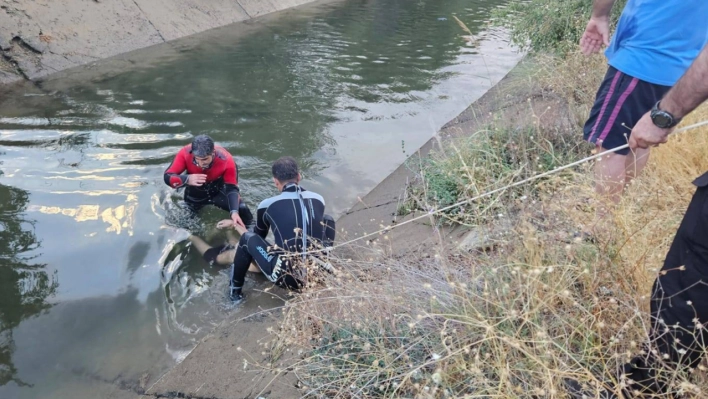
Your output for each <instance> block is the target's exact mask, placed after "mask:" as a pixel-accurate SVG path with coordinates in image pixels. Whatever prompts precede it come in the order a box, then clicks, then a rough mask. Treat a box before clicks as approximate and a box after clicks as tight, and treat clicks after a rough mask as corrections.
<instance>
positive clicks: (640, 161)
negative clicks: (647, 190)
mask: <svg viewBox="0 0 708 399" xmlns="http://www.w3.org/2000/svg"><path fill="white" fill-rule="evenodd" d="M647 162H649V148H637V149H636V150H634V151H632V152H630V153H629V155H627V156H626V161H625V178H624V185H625V187H626V186H628V185H629V183H631V182H632V180H634V179H635V178H636V177H637V176H639V174H640V173H642V170H644V167H645V166H647Z"/></svg>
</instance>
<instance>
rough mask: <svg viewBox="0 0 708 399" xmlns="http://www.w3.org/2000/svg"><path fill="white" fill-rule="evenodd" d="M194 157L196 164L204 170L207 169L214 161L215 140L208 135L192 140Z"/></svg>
mask: <svg viewBox="0 0 708 399" xmlns="http://www.w3.org/2000/svg"><path fill="white" fill-rule="evenodd" d="M192 155H193V156H194V163H196V164H197V166H199V167H200V168H202V169H207V168H209V166H211V163H212V161H214V140H212V139H211V137H209V136H207V135H206V134H201V135H199V136H197V137H195V138H194V140H192Z"/></svg>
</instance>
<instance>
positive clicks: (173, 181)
mask: <svg viewBox="0 0 708 399" xmlns="http://www.w3.org/2000/svg"><path fill="white" fill-rule="evenodd" d="M186 169H187V165H186V164H185V162H184V156H183V154H182V150H180V151H179V152H178V153H177V155H175V159H174V160H173V161H172V163H171V164H170V166H169V167H168V168H167V170H165V175H164V180H165V184H167V185H168V186H170V187H172V188H179V187H182V186H184V185H185V184H187V179H188V175H183V174H182V173H183V172H184V171H185V170H186Z"/></svg>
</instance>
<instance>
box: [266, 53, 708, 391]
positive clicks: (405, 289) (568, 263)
mask: <svg viewBox="0 0 708 399" xmlns="http://www.w3.org/2000/svg"><path fill="white" fill-rule="evenodd" d="M539 65H544V66H543V67H542V68H545V69H544V70H541V68H540V69H539V71H537V74H538V75H536V76H534V77H533V79H530V80H529V81H530V82H533V84H537V85H540V86H542V87H543V88H544V89H545V90H553V91H554V92H555V93H557V94H559V95H561V96H564V97H565V98H567V99H568V101H569V102H570V103H571V104H572V106H573V107H575V108H574V109H582V107H587V106H588V105H587V103H588V101H590V102H591V101H592V98H593V96H594V89H593V86H595V87H596V86H597V83H598V79H600V78H601V77H602V76H601V74H595V75H594V77H588V78H587V80H586V81H583V82H580V83H579V81H578V79H576V80H575V83H578V84H577V85H570V84H567V83H565V82H568V81H571V82H572V80H571V79H570V78H571V77H572V76H576V77H577V74H578V73H579V72H580V70H584V69H586V68H587V67H586V66H584V64H582V63H580V62H579V61H578V60H576V59H574V58H573V57H570V58H569V59H568V61H567V63H566V64H558V63H556V64H553V63H550V62H549V63H547V64H539ZM578 86H579V87H578ZM591 93H592V94H591ZM577 112H578V113H579V114H581V113H582V112H583V111H577ZM705 119H708V107H703V108H701V109H700V110H698V111H696V112H695V113H694V114H693V115H691V116H689V117H688V118H686V121H685V122H684V124H690V123H692V122H695V121H698V120H705ZM533 129H537V131H536V133H534V134H535V135H537V136H538V137H545V136H543V135H545V134H549V133H548V132H543V129H542V127H538V126H536V127H533ZM556 133H557V132H556ZM485 134H486V136H485V137H487V138H489V137H492V138H493V137H498V136H495V134H500V133H499V132H496V133H494V131H493V127H490V128H489V130H488V131H487V133H485ZM504 137H507V138H509V137H511V136H509V135H507V136H504ZM574 138H575V139H577V137H574ZM566 139H570V137H566ZM461 143H462V142H456V143H454V144H455V146H456V149H454V150H452V151H447V153H448V154H452V155H449V156H450V157H457V158H458V160H453V159H448V160H445V159H441V158H439V159H438V161H439V162H443V163H444V162H449V164H446V165H445V166H443V167H442V168H441V169H440V170H443V171H444V170H448V171H450V176H453V175H455V174H457V175H464V176H467V177H466V179H467V180H465V182H464V184H466V185H468V186H470V188H469V189H468V190H462V191H461V192H460V193H459V196H460V197H462V198H464V197H465V196H470V195H472V194H474V193H475V192H477V191H479V190H484V189H487V188H489V187H492V186H493V185H494V184H495V182H494V176H495V174H498V173H502V174H503V173H506V174H504V176H506V177H512V176H519V175H524V174H529V173H534V168H533V165H531V166H529V165H530V164H532V162H525V161H524V162H518V163H516V164H514V165H513V167H511V166H510V167H508V168H507V169H505V171H501V172H500V171H499V170H498V169H491V172H486V171H485V170H486V169H484V167H486V166H489V165H491V164H493V163H495V162H499V159H500V158H501V157H503V156H502V155H501V153H500V152H499V151H501V150H503V149H504V148H507V147H508V145H499V142H494V141H493V140H492V141H489V142H487V144H485V147H483V148H484V149H485V151H488V153H486V155H484V156H482V155H480V154H481V150H480V148H482V147H479V146H477V144H470V143H467V144H466V145H467V147H465V148H467V150H469V151H470V154H472V155H473V156H472V157H471V158H469V157H467V158H466V157H465V156H462V155H460V154H461V151H463V150H461V149H460V147H461V146H462V144H461ZM517 143H519V148H517V149H516V150H515V151H514V153H515V154H526V155H528V154H536V153H543V152H544V151H545V152H548V150H549V147H548V146H547V145H548V142H546V141H543V140H536V141H534V140H525V141H524V140H519V141H517ZM506 144H508V142H506ZM551 144H552V143H551ZM544 145H545V147H544ZM470 148H471V149H470ZM568 148H571V149H572V148H575V147H572V146H570V147H568ZM568 148H563V149H562V150H563V151H564V153H563V154H562V155H563V156H562V157H560V158H562V159H563V160H568V159H572V158H574V157H580V152H578V151H577V150H573V151H574V152H573V151H571V152H568ZM705 148H708V129H706V128H702V129H698V130H694V131H691V132H687V133H685V134H683V135H681V136H677V137H674V138H673V139H672V140H670V142H669V143H668V144H666V145H663V146H661V147H659V148H657V149H655V150H653V152H652V158H651V161H650V166H649V167H648V168H647V170H646V171H645V173H644V174H643V176H641V178H640V179H638V180H637V181H635V183H634V184H632V185H631V187H628V189H627V192H626V194H625V196H624V198H623V200H622V203H621V204H620V205H619V206H618V207H617V208H616V209H615V210H614V212H613V213H612V220H611V221H609V229H608V230H607V233H606V234H605V235H602V236H599V237H597V242H596V243H593V244H591V243H587V242H584V241H581V240H579V239H574V238H573V236H572V233H573V232H574V231H577V230H580V229H581V228H582V227H583V225H585V224H587V223H588V222H589V221H590V220H592V217H593V214H594V208H595V206H596V204H597V199H596V198H595V197H594V194H593V191H592V182H591V176H590V173H589V171H590V165H587V166H586V167H584V168H579V169H577V170H575V171H572V172H570V173H566V174H564V175H561V176H555V177H552V178H549V179H546V180H543V181H541V182H538V183H537V184H534V185H533V186H531V187H528V188H526V190H527V191H526V192H525V193H524V194H526V195H527V196H526V199H523V198H524V197H523V196H519V195H507V196H502V197H497V198H494V199H491V200H490V201H494V202H495V203H494V209H495V212H498V211H499V209H505V210H506V211H507V212H510V214H514V215H515V222H514V226H513V228H511V229H510V230H509V231H508V234H506V235H505V238H504V241H503V243H502V244H501V245H499V246H498V247H496V248H495V249H494V250H493V251H487V252H479V253H460V252H459V251H457V250H456V249H455V248H445V247H438V248H431V249H430V251H428V252H429V253H435V254H436V255H434V256H431V257H427V258H420V257H399V258H394V257H388V258H384V259H380V258H379V260H377V261H370V262H361V261H356V262H355V261H346V260H342V259H340V260H335V261H334V263H335V265H336V266H337V268H338V270H339V274H338V275H337V276H328V277H326V278H325V280H326V281H325V283H326V288H319V289H313V290H310V291H308V292H307V293H305V294H304V295H302V296H300V297H299V298H297V299H295V300H293V301H292V302H291V303H289V304H288V308H287V311H286V312H285V316H284V320H283V323H282V326H283V327H282V328H281V329H280V330H279V331H274V335H273V338H274V339H273V341H272V343H271V345H272V348H273V349H274V353H282V352H283V351H287V350H290V351H293V352H294V351H299V352H300V356H299V358H298V359H297V360H296V361H294V362H293V363H291V364H290V365H289V366H288V367H289V368H288V369H289V370H292V371H293V372H294V373H296V374H297V375H298V377H299V379H300V381H301V382H302V383H303V387H302V389H303V390H302V393H303V395H304V396H309V397H338V398H369V397H406V398H443V397H456V398H459V397H464V398H546V397H548V398H556V397H557V398H561V397H566V393H565V391H564V389H563V386H562V379H563V378H565V377H571V378H575V379H577V380H579V381H581V382H583V383H588V384H590V385H593V386H599V385H602V384H605V385H606V386H608V387H610V386H614V385H615V384H614V383H615V382H616V374H615V371H616V369H617V367H618V366H620V365H621V364H623V363H625V362H626V361H628V360H629V359H630V358H631V357H632V356H634V355H636V354H637V353H638V352H639V351H640V349H641V346H642V344H643V343H644V342H645V340H646V338H647V331H648V326H649V323H650V320H649V315H648V295H649V292H650V288H651V283H652V281H653V279H654V277H655V275H656V273H657V271H658V270H659V268H660V267H661V265H662V263H663V259H664V256H665V255H666V253H667V251H668V247H669V244H670V242H671V240H672V239H673V235H674V233H675V231H676V228H677V227H678V224H679V222H680V220H681V217H682V215H683V212H684V210H685V208H686V205H687V203H688V201H689V200H690V197H691V195H692V193H693V191H694V187H693V186H692V184H691V181H692V179H693V178H695V177H697V176H698V175H700V174H701V173H702V172H704V171H705V170H708V158H706V157H705V151H704V149H705ZM485 156H487V157H488V159H489V165H477V166H475V165H471V164H470V163H469V162H462V161H460V159H467V160H470V159H482V158H484V157H485ZM560 158H559V159H560ZM478 166H479V167H478ZM529 167H530V168H531V169H528V168H529ZM446 168H447V169H446ZM448 177H449V176H448ZM490 201H487V202H483V203H480V204H478V207H477V208H476V210H475V212H477V211H479V210H480V209H490V204H491V202H490ZM463 213H464V212H463ZM470 213H473V214H474V217H476V218H479V215H480V214H479V213H474V212H471V211H470ZM468 220H472V219H468ZM475 220H479V219H475ZM486 220H487V222H489V223H494V219H493V218H487V219H486ZM394 245H395V243H394ZM355 250H356V251H359V252H360V253H363V254H366V251H372V250H371V249H370V248H368V247H361V248H356V249H355ZM372 256H374V255H373V251H372ZM365 257H366V256H364V257H363V258H365ZM286 348H287V349H286ZM668 378H670V379H671V380H672V386H673V389H674V391H677V392H684V393H685V394H686V395H687V397H695V398H698V397H705V396H706V394H708V381H707V380H706V379H705V378H704V376H703V375H702V374H701V373H697V374H695V375H693V376H691V377H690V378H689V377H687V375H686V374H682V373H674V374H671V375H669V376H668Z"/></svg>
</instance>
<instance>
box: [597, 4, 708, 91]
mask: <svg viewBox="0 0 708 399" xmlns="http://www.w3.org/2000/svg"><path fill="white" fill-rule="evenodd" d="M707 41H708V0H628V1H627V5H626V6H625V7H624V11H622V16H621V17H620V20H619V23H618V24H617V30H616V31H615V34H614V36H613V37H612V40H611V41H610V46H609V47H608V48H607V50H606V51H605V55H606V56H607V59H608V62H609V64H610V65H612V66H613V67H615V68H616V69H618V70H620V71H622V72H623V73H625V74H627V75H630V76H632V77H635V78H638V79H641V80H644V81H646V82H649V83H654V84H658V85H663V86H673V85H674V84H675V83H676V81H677V80H678V79H679V78H680V77H681V76H682V75H683V74H684V72H686V70H687V69H688V67H689V66H690V65H691V63H692V62H693V60H694V59H695V58H696V57H697V56H698V53H700V51H701V49H703V46H705V44H706V42H707Z"/></svg>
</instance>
